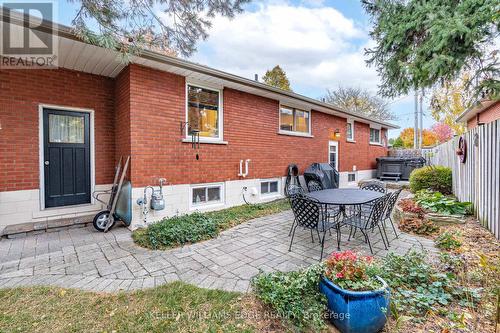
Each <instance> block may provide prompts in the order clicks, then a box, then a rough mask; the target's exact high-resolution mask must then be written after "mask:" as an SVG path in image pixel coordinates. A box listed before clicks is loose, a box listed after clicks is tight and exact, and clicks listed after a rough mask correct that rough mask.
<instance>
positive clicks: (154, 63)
mask: <svg viewBox="0 0 500 333" xmlns="http://www.w3.org/2000/svg"><path fill="white" fill-rule="evenodd" d="M0 14H1V15H0V20H1V21H4V22H6V21H8V22H9V23H10V24H11V25H14V26H17V28H18V29H21V28H20V27H22V26H23V25H25V24H26V21H25V17H24V16H23V15H22V14H19V13H12V12H10V11H6V10H5V9H4V8H2V7H1V6H0ZM28 20H29V21H34V20H37V21H38V22H37V23H35V22H36V21H35V22H33V24H30V26H31V27H32V28H31V29H34V30H36V31H37V32H40V33H44V34H46V35H48V36H53V35H56V36H57V41H58V46H59V53H58V65H59V67H62V68H67V69H71V70H76V71H82V72H87V73H91V74H96V75H103V76H107V77H112V78H114V77H116V76H117V75H118V74H119V73H120V72H121V70H122V69H123V68H125V67H126V66H127V65H128V64H127V63H125V62H124V61H123V57H122V55H121V54H120V52H119V51H115V50H111V49H106V48H102V47H98V46H95V45H91V44H89V43H86V42H84V41H82V40H81V39H80V38H79V37H78V36H77V35H76V34H75V33H74V31H73V29H72V28H70V27H67V26H64V25H61V24H56V23H53V22H50V21H43V22H42V23H41V24H39V21H40V20H39V19H37V18H34V17H29V18H28ZM129 61H130V63H134V64H138V65H143V66H147V67H151V68H155V69H158V70H162V71H166V72H171V73H174V74H178V75H182V76H185V77H187V78H188V80H194V81H196V82H200V83H203V82H206V83H209V84H217V85H220V86H223V87H227V88H232V89H237V90H240V91H244V92H248V93H251V94H254V95H258V96H263V97H267V98H271V99H275V100H278V101H280V102H281V103H283V104H291V106H295V107H303V108H307V109H314V110H315V111H319V112H323V113H327V114H332V115H336V116H340V117H343V118H350V119H353V120H355V121H358V122H362V123H367V124H371V125H375V126H377V127H382V128H387V129H397V128H399V126H397V125H394V124H392V123H389V122H385V121H380V120H376V119H372V118H370V117H367V116H366V115H363V114H360V113H355V112H351V111H347V110H343V109H341V108H338V107H336V106H334V105H332V104H328V103H325V102H322V101H319V100H317V99H313V98H310V97H307V96H304V95H300V94H297V93H294V92H290V91H285V90H282V89H279V88H276V87H272V86H269V85H267V84H264V83H261V82H258V81H255V80H251V79H247V78H244V77H241V76H238V75H234V74H231V73H227V72H224V71H221V70H218V69H214V68H211V67H208V66H204V65H200V64H197V63H194V62H191V61H187V60H184V59H180V58H177V57H172V56H169V55H165V54H161V53H158V52H153V51H150V50H142V51H141V52H140V54H137V55H132V56H131V57H130V59H129Z"/></svg>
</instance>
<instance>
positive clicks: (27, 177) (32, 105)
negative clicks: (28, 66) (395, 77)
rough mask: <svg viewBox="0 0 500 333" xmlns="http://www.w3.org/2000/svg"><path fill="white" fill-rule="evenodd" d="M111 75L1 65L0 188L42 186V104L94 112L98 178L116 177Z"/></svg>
mask: <svg viewBox="0 0 500 333" xmlns="http://www.w3.org/2000/svg"><path fill="white" fill-rule="evenodd" d="M113 86H114V83H113V80H111V79H107V78H104V77H101V76H96V75H90V74H85V73H78V72H74V71H69V70H64V69H58V70H19V69H16V70H0V122H1V124H2V129H1V130H0V191H13V190H25V189H36V188H38V187H39V157H38V154H39V142H38V131H39V127H38V125H39V124H38V105H39V104H53V105H58V106H59V105H60V106H69V107H79V108H90V109H94V111H95V142H96V145H95V157H96V183H97V184H105V183H110V182H112V178H113V164H114V161H113V159H112V158H109V156H114V154H115V143H114V133H115V128H114V122H113V118H114V110H113V107H114V106H113Z"/></svg>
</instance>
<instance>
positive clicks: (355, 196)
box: [307, 188, 384, 205]
mask: <svg viewBox="0 0 500 333" xmlns="http://www.w3.org/2000/svg"><path fill="white" fill-rule="evenodd" d="M307 196H308V197H310V198H313V199H316V200H318V201H319V202H321V203H322V204H328V205H361V204H364V203H368V202H371V201H373V200H376V199H378V198H381V197H383V196H384V193H380V192H376V191H367V190H361V189H356V188H335V189H326V190H321V191H315V192H310V193H307Z"/></svg>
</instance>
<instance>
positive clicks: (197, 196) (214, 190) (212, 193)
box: [191, 184, 223, 207]
mask: <svg viewBox="0 0 500 333" xmlns="http://www.w3.org/2000/svg"><path fill="white" fill-rule="evenodd" d="M218 203H223V187H222V184H214V185H200V186H193V187H191V204H192V206H193V207H197V206H203V205H212V204H218Z"/></svg>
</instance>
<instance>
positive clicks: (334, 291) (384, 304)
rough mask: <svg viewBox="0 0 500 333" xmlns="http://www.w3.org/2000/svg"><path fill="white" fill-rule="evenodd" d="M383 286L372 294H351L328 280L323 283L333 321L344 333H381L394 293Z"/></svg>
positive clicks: (323, 280) (323, 279)
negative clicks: (390, 299)
mask: <svg viewBox="0 0 500 333" xmlns="http://www.w3.org/2000/svg"><path fill="white" fill-rule="evenodd" d="M379 280H380V281H381V282H382V284H383V287H382V288H380V289H378V290H372V291H349V290H345V289H342V288H340V287H339V286H337V285H336V284H334V283H332V282H331V281H330V280H329V279H327V278H324V277H323V278H322V279H321V281H320V283H319V288H320V291H321V293H323V294H324V295H325V296H326V298H327V299H328V310H329V311H330V313H329V319H330V321H331V322H332V324H333V325H335V327H337V328H338V329H339V330H340V331H341V332H342V333H375V332H378V331H380V330H381V329H382V328H383V327H384V325H385V323H386V321H387V315H388V311H389V297H390V291H389V287H388V286H387V283H385V281H384V280H382V279H380V278H379Z"/></svg>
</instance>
